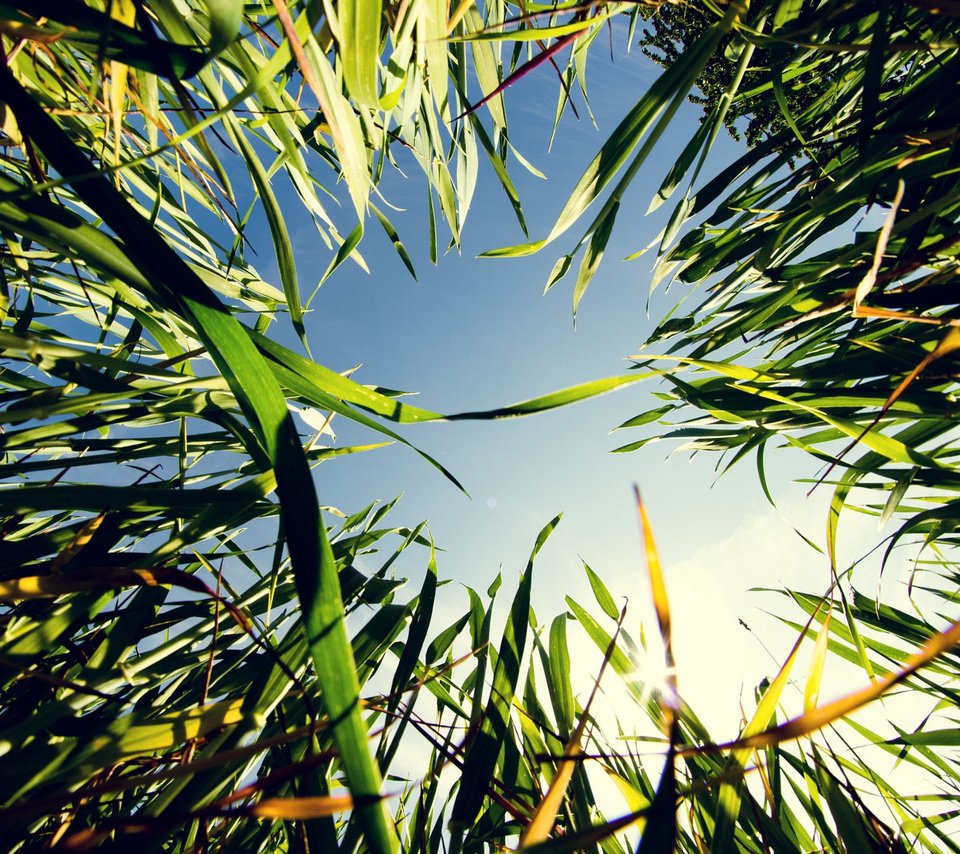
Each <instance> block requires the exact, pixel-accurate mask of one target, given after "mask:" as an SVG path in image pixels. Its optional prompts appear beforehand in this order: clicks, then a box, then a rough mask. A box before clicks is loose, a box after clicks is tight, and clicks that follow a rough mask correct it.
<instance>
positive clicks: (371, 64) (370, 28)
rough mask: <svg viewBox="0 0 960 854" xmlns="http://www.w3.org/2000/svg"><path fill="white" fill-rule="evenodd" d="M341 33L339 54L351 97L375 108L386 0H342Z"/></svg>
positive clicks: (339, 12)
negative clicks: (382, 20)
mask: <svg viewBox="0 0 960 854" xmlns="http://www.w3.org/2000/svg"><path fill="white" fill-rule="evenodd" d="M337 17H338V19H339V24H340V32H339V33H338V35H337V40H338V41H339V43H340V51H339V57H340V62H341V64H342V66H343V82H344V85H345V86H346V89H347V91H348V92H349V93H350V95H351V97H352V98H354V100H356V101H357V103H359V104H362V105H364V106H366V107H375V106H377V105H378V104H379V101H380V98H379V94H378V92H377V88H378V87H377V68H378V65H379V61H380V26H381V18H382V17H383V3H382V0H341V2H340V3H338V4H337Z"/></svg>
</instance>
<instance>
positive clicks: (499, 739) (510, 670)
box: [449, 516, 561, 850]
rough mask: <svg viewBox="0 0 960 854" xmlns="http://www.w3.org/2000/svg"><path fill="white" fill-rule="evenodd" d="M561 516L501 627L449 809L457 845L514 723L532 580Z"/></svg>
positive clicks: (546, 532)
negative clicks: (487, 687)
mask: <svg viewBox="0 0 960 854" xmlns="http://www.w3.org/2000/svg"><path fill="white" fill-rule="evenodd" d="M560 518H561V517H560V516H556V517H554V518H553V519H552V520H550V521H549V522H548V523H547V524H546V525H545V526H544V527H543V529H542V530H541V531H540V533H539V535H538V536H537V541H536V543H535V544H534V547H533V551H532V552H531V553H530V559H529V560H528V561H527V568H526V570H525V571H524V572H523V574H522V575H521V576H520V584H519V587H518V588H517V593H516V596H515V597H514V600H513V604H512V606H511V608H510V616H509V617H508V619H507V625H506V627H505V628H504V631H503V640H502V641H501V644H500V649H499V654H498V656H497V663H496V665H495V667H494V671H493V687H492V688H491V691H490V697H489V699H488V701H487V705H486V709H485V711H484V714H483V720H482V722H481V724H480V731H479V732H478V733H477V736H476V738H475V739H474V741H473V743H472V744H471V745H470V747H469V749H468V750H467V756H466V759H465V760H464V764H463V770H462V773H461V782H460V790H459V791H458V792H457V797H456V800H455V801H454V804H453V809H452V811H451V814H450V822H449V828H450V832H451V834H452V843H453V847H454V850H456V846H458V845H460V844H462V840H463V837H464V835H465V834H466V833H467V831H468V830H469V828H470V827H471V825H472V824H473V822H474V820H475V819H476V817H477V814H478V813H479V812H480V807H481V805H482V803H483V799H484V797H485V796H486V795H487V792H488V789H489V786H490V779H491V777H492V776H493V769H494V766H495V765H496V762H497V756H498V755H499V753H500V747H501V745H502V743H503V741H504V739H505V738H506V736H507V730H508V728H509V725H510V709H511V707H512V704H513V697H514V694H515V693H516V688H517V680H518V679H519V677H520V664H521V662H522V660H523V649H524V646H525V645H526V639H527V627H528V624H529V620H530V590H531V585H532V583H533V564H534V560H535V559H536V557H537V554H538V553H539V552H540V549H541V548H543V545H544V543H546V541H547V538H548V537H549V536H550V534H551V533H552V532H553V529H554V528H556V527H557V525H558V524H559V523H560Z"/></svg>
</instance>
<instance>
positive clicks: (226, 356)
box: [0, 67, 396, 851]
mask: <svg viewBox="0 0 960 854" xmlns="http://www.w3.org/2000/svg"><path fill="white" fill-rule="evenodd" d="M0 96H2V98H3V100H4V101H6V103H7V104H8V105H9V106H10V107H11V108H12V109H13V110H14V112H15V114H16V116H17V120H18V123H19V125H20V127H21V128H22V129H24V130H25V131H26V132H27V133H29V134H30V136H31V138H32V139H33V140H34V141H35V142H36V144H37V145H38V147H40V148H41V150H42V151H43V152H44V154H45V155H46V156H47V158H48V159H49V160H50V162H51V164H52V165H53V166H54V168H55V169H56V170H57V171H58V172H59V173H60V174H61V175H63V176H64V177H65V178H67V179H68V180H69V179H70V178H72V177H74V176H84V177H85V178H86V176H89V175H90V174H91V173H93V172H94V170H93V169H92V167H91V165H90V164H89V162H88V161H87V160H86V158H85V157H84V156H83V154H82V153H81V152H80V151H79V150H77V149H76V148H75V147H74V145H73V143H72V142H71V141H70V140H69V138H68V137H67V136H66V135H65V134H64V132H63V131H62V130H61V129H60V127H59V126H58V125H57V124H56V123H55V122H54V121H53V120H52V119H51V118H50V117H49V116H48V115H47V114H46V113H45V112H44V111H43V110H42V109H41V108H40V107H39V106H38V105H37V104H36V102H34V100H33V99H32V98H31V97H30V96H29V95H28V94H27V93H26V92H25V91H24V90H23V88H22V87H21V86H20V84H19V83H18V81H17V80H16V79H15V78H14V76H13V75H12V74H11V72H10V71H9V70H8V69H7V68H5V67H3V68H0ZM75 189H76V191H77V193H78V195H79V196H80V197H81V198H82V199H83V200H84V201H85V202H86V203H87V204H88V205H89V207H90V208H91V210H93V211H94V212H95V213H96V214H97V215H98V216H100V217H101V218H102V219H103V221H104V223H105V224H106V225H107V226H108V227H109V228H111V229H112V230H113V231H114V233H116V234H117V236H118V237H119V238H120V239H121V240H122V241H123V243H124V245H125V248H126V252H127V255H128V257H130V259H131V261H133V262H134V263H135V264H137V265H138V266H139V268H140V269H141V270H142V271H150V273H151V277H150V278H151V281H152V283H153V285H154V287H156V288H157V290H158V292H159V293H160V295H161V296H162V299H163V302H164V303H165V304H167V305H169V306H171V307H173V308H174V309H175V310H177V311H179V312H181V313H182V314H183V316H184V317H185V318H186V319H188V320H189V321H191V323H192V325H193V326H194V328H195V330H196V332H197V334H198V336H199V337H200V339H201V341H202V342H203V344H204V346H205V347H206V348H207V350H208V352H209V353H210V355H211V357H212V358H213V360H214V362H215V363H216V365H217V367H218V368H219V369H220V371H221V372H222V374H223V375H224V377H226V379H227V381H228V382H229V383H230V386H231V388H232V390H233V392H234V394H235V395H236V397H237V402H238V403H239V405H240V407H241V409H242V410H243V411H244V413H245V414H246V415H247V417H248V419H249V420H250V422H251V425H252V426H253V428H254V429H255V430H256V432H257V435H258V439H259V441H260V443H261V444H262V446H263V448H264V450H265V451H266V453H267V456H268V457H269V459H270V461H271V464H272V467H273V469H274V471H275V473H276V477H277V494H278V496H279V498H280V508H281V514H282V517H283V521H284V529H285V531H286V534H287V547H288V549H289V552H290V557H291V563H292V565H293V569H294V577H295V581H296V585H297V590H298V594H299V597H300V601H301V604H302V608H303V612H304V620H305V628H306V632H307V637H308V640H309V644H310V649H311V655H312V657H313V659H314V663H315V665H316V667H317V672H318V675H319V678H320V682H321V685H322V687H323V692H324V697H325V700H326V702H327V705H328V710H329V713H330V717H331V721H332V722H333V728H334V735H335V738H336V740H337V744H338V746H339V747H340V751H341V761H342V763H343V766H344V770H345V772H346V776H347V780H348V784H349V786H350V789H351V793H352V794H354V795H355V796H379V790H380V775H379V772H378V770H377V768H376V766H375V765H374V763H373V761H372V757H371V755H370V751H369V748H368V745H367V740H366V728H365V726H364V722H363V718H362V716H361V713H360V711H361V710H360V703H359V693H360V688H359V684H358V682H357V674H356V670H355V668H354V666H353V656H352V652H351V649H350V644H349V641H348V639H347V633H346V626H345V624H344V620H343V603H342V601H341V597H340V590H339V581H338V578H337V569H336V562H335V560H334V557H333V553H332V551H331V549H330V543H329V541H328V540H327V536H326V528H325V526H324V524H323V520H322V519H321V517H320V510H319V505H318V503H317V498H316V491H315V489H314V486H313V481H312V478H311V475H310V469H309V465H308V463H307V460H306V457H305V455H304V451H303V447H302V445H301V443H300V439H299V436H298V435H297V431H296V427H295V426H294V424H293V420H292V417H291V415H290V413H289V411H288V409H287V405H286V400H285V399H284V396H283V393H282V392H281V390H280V387H279V385H278V384H277V383H276V381H275V380H274V379H273V377H272V375H271V372H270V371H269V369H268V367H267V364H266V362H265V360H264V359H263V357H262V356H261V355H260V353H259V352H258V351H257V349H256V347H254V345H253V342H252V341H251V340H250V338H249V337H248V336H247V334H246V332H245V330H244V329H243V327H241V325H240V323H239V322H238V321H237V320H236V318H235V317H234V316H233V315H232V314H230V313H229V311H227V310H226V308H225V307H224V306H223V305H222V304H221V303H220V301H219V300H218V299H217V297H216V295H215V294H213V292H212V291H210V290H209V288H208V287H207V286H206V285H205V284H204V283H203V282H202V281H201V280H200V279H199V278H198V277H197V275H196V274H195V273H194V272H193V271H192V270H191V269H190V268H189V267H188V266H187V265H186V264H185V263H184V261H183V260H182V258H181V257H180V256H179V255H177V254H176V253H175V252H174V251H173V250H172V249H171V248H170V247H169V245H168V244H167V243H166V242H164V240H163V239H162V238H161V237H160V236H159V234H158V233H157V232H155V231H154V230H153V229H152V228H151V227H149V225H148V224H147V223H146V222H145V221H144V220H143V219H142V218H141V217H140V216H139V214H138V213H137V212H136V210H135V209H134V208H133V207H132V206H131V205H130V204H129V203H128V202H127V201H126V200H125V199H124V198H123V197H122V196H121V195H120V194H119V193H118V192H117V191H116V190H115V189H114V188H113V187H112V186H111V185H110V183H109V182H108V181H107V180H106V179H105V178H103V177H102V176H98V177H95V178H87V179H86V180H83V181H77V182H76V185H75ZM359 818H360V820H361V822H362V824H363V826H364V829H365V834H366V836H367V842H368V844H369V845H370V847H371V849H373V850H376V851H393V850H394V849H395V848H396V834H395V831H394V830H393V827H392V822H391V821H390V819H389V818H388V816H387V814H386V811H385V809H384V808H383V806H382V805H381V804H379V803H378V804H377V805H376V806H373V807H365V808H363V809H362V810H360V813H359Z"/></svg>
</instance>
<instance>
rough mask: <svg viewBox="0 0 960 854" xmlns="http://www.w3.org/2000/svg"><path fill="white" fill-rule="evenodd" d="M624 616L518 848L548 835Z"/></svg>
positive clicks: (580, 746) (580, 745)
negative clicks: (547, 787) (555, 771)
mask: <svg viewBox="0 0 960 854" xmlns="http://www.w3.org/2000/svg"><path fill="white" fill-rule="evenodd" d="M626 616H627V609H626V608H624V609H623V610H622V611H621V612H620V618H619V619H618V620H617V628H616V631H615V632H614V634H613V637H612V638H610V643H609V644H608V645H607V649H606V652H605V653H604V656H603V661H602V662H601V663H600V669H599V670H598V671H597V678H596V679H595V680H594V682H593V688H592V689H591V690H590V696H589V698H588V699H587V704H586V705H585V706H584V707H583V712H582V713H581V715H580V721H579V723H578V724H577V727H576V729H575V730H574V731H573V733H572V734H571V735H570V738H569V740H568V741H567V743H566V746H565V747H564V749H563V756H562V757H561V759H560V767H559V768H558V769H557V773H556V775H555V776H554V778H553V780H552V781H551V782H550V788H549V789H547V792H546V794H545V795H544V796H543V799H542V800H541V801H540V803H539V804H538V805H537V808H536V809H535V810H534V811H533V815H532V816H531V817H530V821H529V823H528V824H527V826H526V827H525V828H524V830H523V833H522V834H521V835H520V848H521V850H523V849H525V848H526V847H527V846H529V845H535V844H536V843H538V842H543V841H544V840H545V839H547V837H548V836H549V835H550V831H551V830H553V825H554V824H555V823H556V820H557V815H558V813H559V812H560V806H561V805H562V804H563V798H564V796H565V795H566V793H567V787H568V786H569V785H570V781H571V780H572V779H573V772H574V770H575V769H576V763H575V760H576V757H577V756H579V755H580V752H581V749H582V743H583V737H584V733H585V732H586V728H587V724H588V722H589V721H590V720H591V719H590V708H591V707H592V706H593V701H594V699H595V698H596V696H597V691H598V689H599V688H600V680H601V679H602V678H603V672H604V671H605V670H606V669H607V664H608V663H609V662H610V658H611V657H612V656H613V651H614V650H615V649H616V647H617V637H618V636H619V634H620V628H621V626H622V625H623V621H624V619H625V618H626ZM561 619H563V620H566V617H561ZM551 640H552V630H551Z"/></svg>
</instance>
